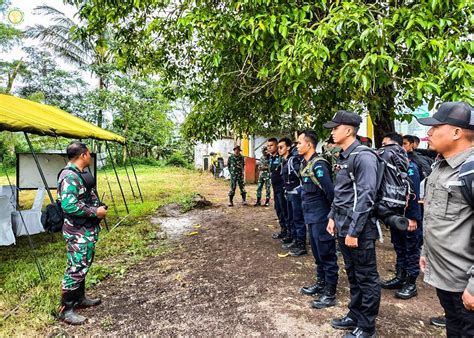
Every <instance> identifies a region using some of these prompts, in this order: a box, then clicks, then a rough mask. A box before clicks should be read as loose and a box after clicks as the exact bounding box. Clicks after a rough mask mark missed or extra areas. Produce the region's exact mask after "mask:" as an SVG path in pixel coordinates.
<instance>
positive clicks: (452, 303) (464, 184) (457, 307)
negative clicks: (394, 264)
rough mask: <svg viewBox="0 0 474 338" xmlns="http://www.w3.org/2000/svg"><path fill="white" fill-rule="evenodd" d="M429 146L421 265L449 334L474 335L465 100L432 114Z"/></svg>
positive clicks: (471, 115) (472, 129)
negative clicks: (431, 161) (434, 156)
mask: <svg viewBox="0 0 474 338" xmlns="http://www.w3.org/2000/svg"><path fill="white" fill-rule="evenodd" d="M418 122H419V123H421V124H423V125H426V126H431V128H430V129H429V131H428V144H429V147H430V149H432V150H434V151H436V152H437V153H439V154H440V155H441V156H442V159H441V160H439V161H438V162H437V163H436V164H435V166H434V168H433V171H432V172H431V174H430V176H428V178H427V182H426V188H425V189H426V194H425V205H424V234H423V235H424V238H423V242H424V246H423V251H422V254H421V257H420V268H421V270H422V271H424V273H425V282H427V283H428V284H430V285H432V286H434V287H435V288H436V293H437V296H438V298H439V301H440V303H441V306H442V307H443V308H444V311H445V314H446V333H447V336H448V337H473V336H474V232H473V231H474V212H473V207H474V206H473V204H474V203H473V201H474V196H473V190H472V184H473V183H472V182H473V181H472V179H473V177H472V175H473V172H472V170H473V169H474V168H468V169H467V170H465V167H463V166H464V165H469V164H470V165H472V164H473V163H472V162H471V161H474V148H473V144H474V111H473V108H472V107H471V106H470V105H469V104H467V103H465V102H446V103H443V104H441V106H440V107H439V109H438V111H437V112H436V113H435V114H434V115H433V117H428V118H420V119H418Z"/></svg>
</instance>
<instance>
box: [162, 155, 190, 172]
mask: <svg viewBox="0 0 474 338" xmlns="http://www.w3.org/2000/svg"><path fill="white" fill-rule="evenodd" d="M166 164H167V165H170V166H174V167H183V168H188V167H189V166H190V162H189V161H188V160H187V159H186V157H185V156H184V154H183V153H181V152H179V151H177V152H175V153H173V154H172V155H171V156H170V157H168V159H167V160H166Z"/></svg>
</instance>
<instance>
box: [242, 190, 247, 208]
mask: <svg viewBox="0 0 474 338" xmlns="http://www.w3.org/2000/svg"><path fill="white" fill-rule="evenodd" d="M241 196H242V204H243V205H247V201H246V200H245V199H246V198H247V193H245V192H244V193H242V194H241Z"/></svg>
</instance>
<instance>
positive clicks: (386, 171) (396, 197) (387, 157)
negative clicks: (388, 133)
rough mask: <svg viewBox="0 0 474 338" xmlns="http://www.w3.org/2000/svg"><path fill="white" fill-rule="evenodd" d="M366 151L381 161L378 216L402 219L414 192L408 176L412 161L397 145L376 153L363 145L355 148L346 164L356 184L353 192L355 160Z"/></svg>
mask: <svg viewBox="0 0 474 338" xmlns="http://www.w3.org/2000/svg"><path fill="white" fill-rule="evenodd" d="M364 151H370V152H372V153H373V154H374V155H375V156H376V157H377V161H378V169H377V195H376V200H375V205H374V214H375V216H376V217H377V218H379V219H381V220H382V221H384V220H385V219H386V218H387V217H389V216H392V215H396V216H403V215H404V213H405V207H406V205H407V202H408V197H409V194H410V193H411V191H412V183H411V182H410V180H409V179H408V174H407V171H408V166H409V162H408V157H407V155H406V152H405V151H404V150H403V148H402V147H400V146H399V145H395V144H390V145H387V146H384V147H381V148H380V149H379V150H377V151H375V150H373V149H371V148H369V147H367V146H364V145H360V146H358V147H356V148H355V149H354V150H353V151H352V152H351V153H350V155H349V161H348V163H347V171H348V173H349V177H350V178H351V180H352V181H353V183H354V189H355V176H354V160H355V157H356V156H357V155H358V154H360V153H361V152H364ZM355 202H356V201H355ZM354 205H355V203H354Z"/></svg>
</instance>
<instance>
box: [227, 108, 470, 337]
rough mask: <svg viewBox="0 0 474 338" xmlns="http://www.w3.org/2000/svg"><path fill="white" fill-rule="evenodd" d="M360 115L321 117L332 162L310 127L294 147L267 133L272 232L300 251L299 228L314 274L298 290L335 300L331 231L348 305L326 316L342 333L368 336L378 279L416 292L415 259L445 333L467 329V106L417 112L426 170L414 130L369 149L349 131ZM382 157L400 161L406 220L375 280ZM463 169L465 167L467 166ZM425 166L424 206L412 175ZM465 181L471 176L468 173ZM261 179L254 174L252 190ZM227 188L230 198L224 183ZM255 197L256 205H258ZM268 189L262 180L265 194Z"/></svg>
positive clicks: (404, 293)
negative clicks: (433, 156) (423, 131)
mask: <svg viewBox="0 0 474 338" xmlns="http://www.w3.org/2000/svg"><path fill="white" fill-rule="evenodd" d="M361 122H362V119H361V118H360V116H358V115H357V114H355V113H353V112H349V111H338V112H337V113H336V115H335V116H334V118H333V119H332V121H329V122H327V123H325V124H324V127H325V128H328V129H331V130H332V131H331V137H332V141H333V143H334V145H335V146H336V147H337V148H334V147H332V148H333V149H334V150H335V151H333V152H332V153H333V154H334V153H336V156H335V157H337V162H336V163H332V161H331V157H330V156H320V155H318V153H317V152H316V146H317V142H318V137H317V135H316V134H315V133H314V131H311V130H307V131H304V132H302V133H301V134H300V135H299V137H298V141H297V146H296V147H293V144H292V142H291V140H290V139H288V138H282V139H280V140H277V139H275V138H271V139H269V140H268V141H267V151H268V153H269V158H268V163H267V167H266V168H268V171H269V173H270V181H271V185H272V188H273V191H274V204H275V210H276V213H277V216H278V220H279V224H280V227H281V230H280V232H279V233H276V234H273V236H272V237H273V238H274V239H280V240H281V241H282V246H283V248H285V249H289V255H291V256H300V255H304V254H306V231H308V233H309V241H310V245H311V250H312V253H313V256H314V259H315V264H316V277H317V279H316V283H315V284H314V285H311V286H306V287H303V288H302V289H301V292H302V293H304V294H307V295H318V298H316V299H315V300H314V301H313V302H312V306H313V307H314V308H318V309H321V308H326V307H330V306H334V305H335V304H336V287H337V282H338V272H339V267H338V264H337V256H336V241H337V244H338V247H339V250H340V252H341V254H342V256H343V259H344V265H345V270H346V273H347V276H348V280H349V285H350V302H349V305H348V308H349V312H348V314H347V315H346V316H344V317H343V318H337V319H333V320H332V321H331V325H332V326H333V327H334V328H336V329H345V330H352V331H351V332H348V333H347V334H346V335H345V337H374V336H375V320H376V317H377V315H378V311H379V306H380V299H381V288H385V289H398V291H396V293H395V296H396V297H398V298H400V299H409V298H411V297H414V296H416V294H417V289H416V279H417V277H418V275H419V273H420V267H421V270H422V271H423V272H424V273H425V281H426V282H427V283H429V284H431V285H433V286H434V287H436V290H437V295H438V297H439V299H440V303H441V305H442V306H443V308H444V310H445V314H446V327H447V333H448V336H452V335H454V336H456V335H459V336H461V335H466V336H473V335H474V312H473V310H474V213H473V209H472V208H473V207H472V204H470V203H472V199H473V197H472V186H471V187H470V190H469V189H468V190H467V191H470V197H469V196H464V195H465V193H464V192H462V193H461V189H460V188H461V187H462V185H463V182H464V184H465V181H463V180H462V179H461V178H460V177H461V176H462V175H464V174H461V176H460V174H459V172H460V170H461V167H462V166H463V167H464V168H465V167H466V166H467V167H468V166H469V165H470V166H473V165H474V150H473V137H474V136H473V135H474V112H473V111H472V108H471V107H470V106H469V105H468V104H467V103H464V102H458V103H453V102H450V103H449V102H448V103H444V104H442V105H441V106H440V108H439V110H438V112H437V113H436V114H435V115H434V116H433V117H432V118H427V119H419V122H420V123H421V124H424V125H428V126H431V128H430V130H429V132H428V138H429V140H428V143H429V146H430V149H431V151H435V152H436V153H438V157H439V161H437V162H436V164H434V165H433V172H432V173H431V175H430V176H428V175H427V173H426V172H425V170H424V168H423V166H422V163H421V160H417V158H420V157H418V155H417V154H416V153H414V151H413V150H414V148H415V142H416V139H415V138H414V137H411V136H409V135H405V137H402V136H401V135H399V134H397V133H389V134H387V135H385V137H384V138H383V146H382V148H381V149H380V150H382V151H380V150H379V151H377V152H376V151H374V150H371V149H370V148H368V147H365V146H363V145H361V143H360V142H359V141H358V140H357V132H358V129H359V126H360V124H361ZM418 142H419V141H418ZM402 146H403V148H402ZM384 152H385V155H384ZM394 153H398V154H402V155H403V156H404V158H405V159H403V160H402V161H401V162H402V163H398V162H400V161H398V162H397V160H396V159H397V157H396V156H393V160H392V159H391V157H390V154H394ZM387 154H388V155H387ZM381 163H384V164H385V166H388V167H391V168H394V169H395V170H396V169H397V167H400V168H405V172H406V176H407V177H406V179H407V181H408V182H410V189H409V190H410V193H409V194H407V196H406V197H407V198H406V199H407V200H406V201H402V203H401V204H404V205H403V207H404V208H405V209H404V211H403V214H404V215H403V216H404V217H405V218H406V219H407V222H408V227H407V228H401V229H400V228H397V227H396V226H390V232H391V238H392V243H393V245H394V249H395V252H396V255H397V259H396V275H395V277H394V278H392V279H390V280H388V281H383V282H381V281H380V280H379V274H378V271H377V263H376V250H375V247H376V246H375V242H376V240H377V238H379V236H380V235H381V231H380V222H379V220H380V218H381V216H380V215H378V214H377V212H376V209H377V207H378V206H377V204H378V199H380V196H379V195H380V192H379V189H380V186H381V176H380V172H381V171H383V170H384V169H382V168H384V166H383V165H382V164H381ZM469 163H471V164H469ZM469 168H470V167H469ZM398 169H399V168H398ZM429 170H430V171H431V168H429ZM461 171H462V170H461ZM464 171H466V172H467V174H471V175H472V174H473V173H474V168H470V169H467V170H466V169H464ZM467 174H466V175H467ZM426 176H428V177H427V178H426V180H425V183H424V187H425V188H424V199H425V200H424V208H423V204H422V201H421V200H420V196H422V195H423V191H422V187H421V186H422V184H421V181H422V180H423V179H424V178H425V177H426ZM464 177H466V176H464ZM471 177H472V176H471ZM333 178H334V179H333ZM242 179H243V178H242ZM262 180H266V177H264V179H262ZM469 182H471V183H472V178H471V181H469ZM262 186H263V183H260V184H259V188H260V194H261V187H262ZM232 187H233V188H234V189H235V183H232V181H231V188H232ZM468 188H469V187H468ZM241 191H243V192H242V194H243V195H242V196H243V199H244V201H245V195H244V193H245V190H243V189H242V188H241ZM464 191H465V190H464ZM229 197H230V203H231V204H232V197H233V192H232V189H231V193H229ZM260 197H261V195H258V199H257V203H256V205H260ZM268 198H269V195H268V190H267V200H266V204H268ZM469 198H470V199H471V200H469ZM390 202H394V201H390ZM395 202H397V201H395ZM402 209H403V208H402ZM423 209H424V210H423ZM423 213H424V217H423ZM423 223H424V227H425V229H424V230H423ZM387 225H388V224H387ZM306 227H307V230H306ZM423 232H424V243H425V245H424V247H423V251H422V244H423Z"/></svg>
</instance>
